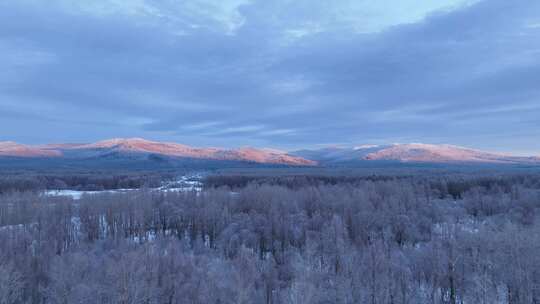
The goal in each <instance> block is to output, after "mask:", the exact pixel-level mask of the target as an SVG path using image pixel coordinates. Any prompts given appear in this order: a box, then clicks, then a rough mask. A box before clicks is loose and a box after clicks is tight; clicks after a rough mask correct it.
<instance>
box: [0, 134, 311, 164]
mask: <svg viewBox="0 0 540 304" xmlns="http://www.w3.org/2000/svg"><path fill="white" fill-rule="evenodd" d="M0 157H10V158H25V159H27V158H43V159H47V158H57V161H58V159H65V160H66V161H71V162H73V161H74V160H88V161H96V160H100V159H101V160H104V159H107V160H117V161H126V160H130V161H134V160H140V161H143V160H147V161H148V160H150V161H160V162H163V161H169V162H182V161H185V162H189V161H201V160H208V161H231V162H248V163H258V164H273V165H290V166H310V165H315V164H316V163H315V162H313V161H310V160H307V159H304V158H301V157H297V156H291V155H288V154H286V153H284V152H279V151H277V150H269V149H255V148H240V149H220V148H194V147H190V146H186V145H181V144H177V143H168V142H156V141H149V140H145V139H142V138H116V139H109V140H104V141H100V142H96V143H91V144H51V145H42V146H26V145H22V144H17V143H13V142H0Z"/></svg>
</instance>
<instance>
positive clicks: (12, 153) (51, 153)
mask: <svg viewBox="0 0 540 304" xmlns="http://www.w3.org/2000/svg"><path fill="white" fill-rule="evenodd" d="M61 155H62V153H61V152H60V151H55V150H49V149H42V148H39V147H32V146H26V145H21V144H18V143H15V142H12V141H4V142H0V156H4V157H58V156H61Z"/></svg>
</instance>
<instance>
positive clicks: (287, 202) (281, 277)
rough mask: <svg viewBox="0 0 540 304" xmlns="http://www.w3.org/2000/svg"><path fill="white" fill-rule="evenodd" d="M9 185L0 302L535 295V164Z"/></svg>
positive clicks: (468, 301)
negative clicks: (174, 187)
mask: <svg viewBox="0 0 540 304" xmlns="http://www.w3.org/2000/svg"><path fill="white" fill-rule="evenodd" d="M1 180H2V185H10V186H9V187H7V186H4V187H0V189H2V190H0V191H1V192H0V193H1V194H0V303H6V304H8V303H43V304H45V303H126V304H127V303H148V304H150V303H216V304H217V303H220V304H225V303H265V304H277V303H291V304H293V303H294V304H296V303H306V304H308V303H309V304H314V303H321V304H322V303H368V304H387V303H396V304H398V303H410V304H421V303H426V304H427V303H433V304H435V303H437V304H438V303H441V304H442V303H451V304H456V303H463V304H477V303H478V304H493V303H508V304H521V303H523V304H526V303H527V304H530V303H540V254H539V253H540V219H539V216H540V213H539V208H540V175H538V174H504V175H498V176H495V175H491V174H490V175H473V174H466V175H458V174H439V175H427V174H416V175H411V176H403V175H401V176H363V177H351V176H349V177H339V176H287V177H284V176H282V177H279V176H274V177H245V176H217V177H212V176H211V177H208V178H207V179H206V181H205V187H204V189H203V190H202V191H176V192H158V191H150V190H148V189H146V190H145V189H141V190H138V191H129V192H125V193H110V192H109V193H103V194H98V195H83V196H82V197H81V198H80V199H78V200H74V199H72V198H71V197H65V196H64V197H60V196H58V197H56V196H44V195H42V193H40V191H38V190H37V188H36V187H38V185H37V184H36V183H35V181H31V180H29V181H28V182H27V183H24V178H21V177H17V178H10V177H4V178H2V179H1ZM135 180H136V181H137V182H135V184H137V185H139V184H144V183H143V182H140V180H139V179H135ZM152 180H153V182H152V183H154V184H155V178H154V177H152ZM57 183H64V184H66V183H65V181H57ZM125 183H127V182H125ZM68 184H69V183H68ZM33 188H36V189H33Z"/></svg>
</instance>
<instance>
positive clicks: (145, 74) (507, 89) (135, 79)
mask: <svg viewBox="0 0 540 304" xmlns="http://www.w3.org/2000/svg"><path fill="white" fill-rule="evenodd" d="M0 130H1V132H0V141H1V140H13V141H18V142H22V143H29V144H32V143H45V142H89V141H95V140H99V139H105V138H111V137H145V138H149V139H154V140H168V141H176V142H181V143H185V144H191V145H195V146H224V147H231V146H246V145H252V146H259V147H263V146H270V147H275V148H283V149H295V148H298V147H317V146H320V145H357V144H377V143H393V142H426V143H450V144H458V145H465V146H471V147H475V148H480V149H488V150H493V151H507V152H514V153H520V154H540V1H538V0H511V1H509V0H485V1H481V0H479V1H473V0H379V1H374V0H333V1H322V0H321V1H313V0H253V1H249V0H219V1H218V0H95V1H80V0H71V1H70V0H48V1H43V0H5V1H0Z"/></svg>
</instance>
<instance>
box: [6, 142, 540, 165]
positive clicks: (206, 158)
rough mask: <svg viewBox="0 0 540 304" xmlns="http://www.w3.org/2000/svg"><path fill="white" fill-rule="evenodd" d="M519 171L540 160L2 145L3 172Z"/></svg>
mask: <svg viewBox="0 0 540 304" xmlns="http://www.w3.org/2000/svg"><path fill="white" fill-rule="evenodd" d="M397 164H403V165H407V166H425V165H439V166H449V165H453V166H455V165H518V166H540V157H535V156H531V157H521V156H512V155H507V154H501V153H490V152H485V151H480V150H475V149H470V148H465V147H459V146H453V145H431V144H420V143H411V144H393V145H363V146H357V147H351V148H344V147H329V148H322V149H314V150H299V151H295V152H284V151H279V150H275V149H268V148H266V149H256V148H250V147H244V148H238V149H222V148H196V147H191V146H187V145H182V144H178V143H172V142H157V141H149V140H145V139H142V138H115V139H109V140H104V141H99V142H96V143H90V144H72V143H70V144H48V145H40V146H28V145H22V144H18V143H15V142H0V166H1V167H20V166H21V165H24V166H25V167H31V168H33V167H36V166H47V165H49V166H54V167H59V168H62V167H64V166H71V167H73V166H76V167H85V168H92V167H95V166H99V167H118V166H120V167H127V168H132V167H143V168H148V169H152V168H160V167H165V168H167V167H173V168H178V167H197V168H223V167H234V166H261V165H265V166H356V167H358V166H360V167H361V166H364V167H377V166H383V167H388V166H392V165H394V166H395V165H397Z"/></svg>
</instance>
